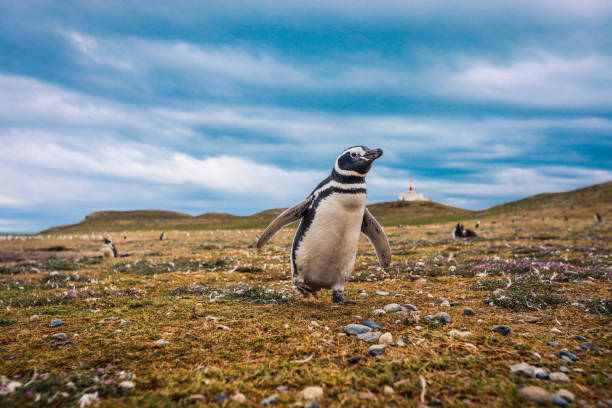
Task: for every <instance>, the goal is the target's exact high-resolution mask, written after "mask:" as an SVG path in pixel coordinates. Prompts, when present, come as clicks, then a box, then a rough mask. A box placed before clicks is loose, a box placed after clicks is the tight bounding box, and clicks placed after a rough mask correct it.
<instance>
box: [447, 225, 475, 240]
mask: <svg viewBox="0 0 612 408" xmlns="http://www.w3.org/2000/svg"><path fill="white" fill-rule="evenodd" d="M452 234H453V238H475V237H477V236H478V235H476V233H475V232H474V231H472V230H471V229H465V227H464V226H463V224H459V223H457V225H455V227H454V228H453V233H452Z"/></svg>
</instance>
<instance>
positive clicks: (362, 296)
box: [357, 292, 368, 299]
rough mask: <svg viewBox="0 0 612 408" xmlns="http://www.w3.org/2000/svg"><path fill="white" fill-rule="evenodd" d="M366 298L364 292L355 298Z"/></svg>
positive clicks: (366, 295)
mask: <svg viewBox="0 0 612 408" xmlns="http://www.w3.org/2000/svg"><path fill="white" fill-rule="evenodd" d="M367 297H368V294H367V293H365V292H361V293H360V294H359V295H357V298H359V299H365V298H367Z"/></svg>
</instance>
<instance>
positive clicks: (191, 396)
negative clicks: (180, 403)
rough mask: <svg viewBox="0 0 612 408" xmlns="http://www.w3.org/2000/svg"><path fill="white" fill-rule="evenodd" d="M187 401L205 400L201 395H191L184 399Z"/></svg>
mask: <svg viewBox="0 0 612 408" xmlns="http://www.w3.org/2000/svg"><path fill="white" fill-rule="evenodd" d="M185 399H186V400H187V401H202V400H205V399H206V397H205V396H204V395H202V394H191V395H190V396H188V397H187V398H185Z"/></svg>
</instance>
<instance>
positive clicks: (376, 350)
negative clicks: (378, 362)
mask: <svg viewBox="0 0 612 408" xmlns="http://www.w3.org/2000/svg"><path fill="white" fill-rule="evenodd" d="M386 348H387V346H385V345H384V344H376V345H374V346H370V348H368V353H370V355H372V356H378V355H380V354H382V353H384V352H385V349H386Z"/></svg>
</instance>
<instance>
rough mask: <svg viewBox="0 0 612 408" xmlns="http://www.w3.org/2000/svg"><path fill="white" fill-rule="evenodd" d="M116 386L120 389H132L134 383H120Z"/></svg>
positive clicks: (127, 381)
mask: <svg viewBox="0 0 612 408" xmlns="http://www.w3.org/2000/svg"><path fill="white" fill-rule="evenodd" d="M118 385H119V387H121V388H134V387H136V383H135V382H134V381H129V380H125V381H121V382H120V383H119V384H118Z"/></svg>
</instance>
